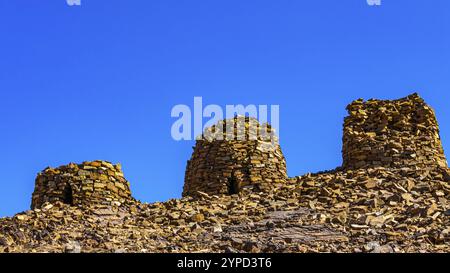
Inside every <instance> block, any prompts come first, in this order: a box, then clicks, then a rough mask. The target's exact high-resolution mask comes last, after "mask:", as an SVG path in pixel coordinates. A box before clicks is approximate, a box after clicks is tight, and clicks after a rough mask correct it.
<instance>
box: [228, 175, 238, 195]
mask: <svg viewBox="0 0 450 273" xmlns="http://www.w3.org/2000/svg"><path fill="white" fill-rule="evenodd" d="M238 193H239V183H238V181H237V179H236V177H234V175H233V176H232V177H231V178H230V179H229V180H228V194H230V195H231V194H238Z"/></svg>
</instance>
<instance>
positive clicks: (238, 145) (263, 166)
mask: <svg viewBox="0 0 450 273" xmlns="http://www.w3.org/2000/svg"><path fill="white" fill-rule="evenodd" d="M286 179H287V172H286V161H285V158H284V156H283V153H282V152H281V148H280V145H279V143H278V139H277V138H276V137H275V135H274V132H273V129H272V128H271V127H270V126H269V125H267V124H264V125H260V124H259V122H258V121H257V120H256V119H254V118H248V117H242V116H238V117H235V118H234V119H233V118H232V119H228V120H224V121H220V122H219V123H218V124H217V125H214V126H212V127H211V128H208V129H207V130H206V131H205V133H204V135H203V138H202V139H201V140H198V141H197V143H196V146H195V147H194V152H193V155H192V158H191V159H190V160H189V161H188V164H187V169H186V176H185V182H184V189H183V196H193V195H196V193H197V192H198V191H201V192H205V193H208V194H235V193H238V192H239V191H240V190H241V189H242V188H253V189H255V190H261V191H263V190H267V189H269V188H270V187H273V186H274V185H275V184H280V183H285V182H286Z"/></svg>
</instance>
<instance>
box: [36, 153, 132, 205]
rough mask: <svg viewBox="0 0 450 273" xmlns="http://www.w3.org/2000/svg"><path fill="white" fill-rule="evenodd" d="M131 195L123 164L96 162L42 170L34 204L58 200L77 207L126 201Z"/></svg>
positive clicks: (37, 182)
mask: <svg viewBox="0 0 450 273" xmlns="http://www.w3.org/2000/svg"><path fill="white" fill-rule="evenodd" d="M131 198H132V197H131V192H130V184H129V182H128V181H127V180H126V179H125V178H124V175H123V173H122V169H121V166H120V164H117V165H113V164H111V163H109V162H105V161H93V162H84V163H82V164H74V163H71V164H69V165H67V166H61V167H59V168H47V169H45V170H44V171H42V172H41V173H39V174H38V176H37V178H36V184H35V190H34V193H33V197H32V205H31V207H32V208H33V209H34V208H40V207H41V206H42V205H43V204H45V203H46V202H50V203H54V202H57V201H59V202H63V203H66V204H70V205H75V206H84V205H90V204H112V203H124V202H125V201H126V200H129V199H131Z"/></svg>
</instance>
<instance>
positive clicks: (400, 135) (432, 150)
mask: <svg viewBox="0 0 450 273" xmlns="http://www.w3.org/2000/svg"><path fill="white" fill-rule="evenodd" d="M347 110H348V112H349V116H348V117H347V118H345V124H344V137H343V167H344V168H345V169H357V168H368V167H380V166H382V167H392V168H396V167H412V168H416V169H424V168H434V167H447V161H446V158H445V155H444V150H443V148H442V143H441V139H440V136H439V126H438V123H437V120H436V116H435V113H434V111H433V109H432V108H431V107H430V106H428V105H427V104H426V103H425V102H424V100H423V99H422V98H421V97H420V96H419V95H418V94H412V95H410V96H408V97H406V98H402V99H399V100H393V101H389V100H369V101H366V102H365V101H363V100H362V99H359V100H356V101H354V102H353V103H351V104H350V105H349V106H348V107H347Z"/></svg>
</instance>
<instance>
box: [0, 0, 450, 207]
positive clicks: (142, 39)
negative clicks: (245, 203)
mask: <svg viewBox="0 0 450 273" xmlns="http://www.w3.org/2000/svg"><path fill="white" fill-rule="evenodd" d="M448 14H450V1H448V0H433V1H425V0H395V1H394V0H393V1H389V0H383V1H382V5H381V6H380V7H371V6H368V5H367V4H366V1H365V0H345V1H344V0H341V1H332V0H314V1H313V0H309V1H293V0H292V1H288V0H277V1H275V0H226V1H225V0H214V1H211V0H152V1H148V0H133V1H125V0H120V1H119V0H109V1H94V0H82V5H81V6H80V7H70V6H68V5H66V3H65V0H52V1H25V0H14V1H9V0H0V132H1V134H0V155H1V156H0V174H1V178H0V189H1V190H0V216H6V215H13V214H14V213H16V212H19V211H23V210H26V209H28V208H29V205H30V200H31V193H32V191H33V189H34V178H35V176H36V174H37V173H38V172H39V171H40V170H42V169H44V168H45V167H47V166H59V165H62V164H66V163H69V162H82V161H85V160H94V159H104V160H109V161H112V162H121V163H122V164H123V169H124V172H125V175H126V177H127V178H128V179H129V180H130V182H131V186H132V191H133V194H134V196H135V197H136V198H138V199H140V200H142V201H147V202H152V201H164V200H167V199H169V198H176V197H180V195H181V191H182V185H183V177H184V169H185V164H186V161H187V160H188V159H189V157H190V155H191V151H192V146H193V144H194V143H193V142H186V141H182V142H175V141H174V140H172V138H171V135H170V128H171V126H172V123H173V122H174V121H175V119H173V118H171V116H170V112H171V109H172V107H173V106H174V105H176V104H187V105H190V106H192V105H193V99H194V96H202V97H203V101H204V103H205V104H219V105H222V106H225V105H226V104H267V105H273V104H279V105H280V123H281V128H280V134H281V143H282V148H283V151H284V153H285V156H286V158H287V162H288V170H289V174H290V175H291V176H294V175H300V174H303V173H306V172H314V171H318V170H324V169H332V168H334V167H336V166H338V165H340V164H341V155H340V151H341V137H342V133H341V131H342V122H343V118H344V116H345V115H346V111H345V106H346V105H347V104H348V103H350V102H351V101H352V100H353V99H357V98H359V97H363V98H366V99H369V98H372V97H376V98H385V99H390V98H398V97H403V96H406V95H408V94H409V93H412V92H415V91H418V92H420V94H421V95H422V96H423V97H424V98H425V99H426V100H427V102H429V103H430V104H431V105H432V106H433V107H434V108H435V109H436V111H437V115H438V118H439V121H440V125H441V135H442V138H443V142H444V148H445V149H446V151H448V150H449V149H450V122H449V120H450V110H449V108H448V105H449V101H450V92H449V91H450V77H449V75H450V17H449V16H448Z"/></svg>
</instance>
